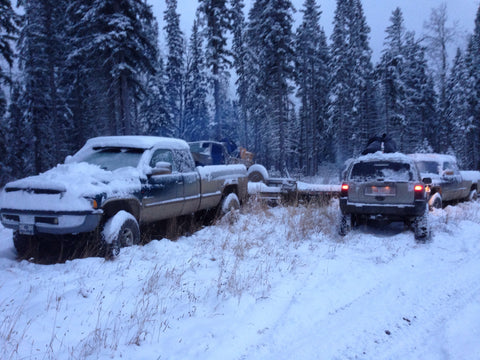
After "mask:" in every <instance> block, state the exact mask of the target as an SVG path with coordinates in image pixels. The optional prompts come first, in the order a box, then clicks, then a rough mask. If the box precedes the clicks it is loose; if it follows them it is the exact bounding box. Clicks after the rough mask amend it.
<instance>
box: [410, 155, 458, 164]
mask: <svg viewBox="0 0 480 360" xmlns="http://www.w3.org/2000/svg"><path fill="white" fill-rule="evenodd" d="M409 156H410V157H411V158H412V159H414V160H415V161H435V162H437V163H443V162H446V161H448V162H455V163H456V162H457V159H456V158H455V156H453V155H447V154H436V153H416V154H409Z"/></svg>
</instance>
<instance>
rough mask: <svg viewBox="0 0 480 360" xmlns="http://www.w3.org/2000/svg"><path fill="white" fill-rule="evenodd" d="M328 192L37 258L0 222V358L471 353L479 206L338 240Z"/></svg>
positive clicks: (478, 283) (476, 328)
mask: <svg viewBox="0 0 480 360" xmlns="http://www.w3.org/2000/svg"><path fill="white" fill-rule="evenodd" d="M338 212H339V210H338V202H337V201H333V202H332V204H331V205H330V206H328V207H323V208H316V207H311V206H310V207H298V208H293V207H281V206H278V207H276V208H273V209H269V208H267V209H263V207H262V206H261V205H260V204H259V203H255V202H254V203H252V204H251V205H250V206H249V207H248V208H245V209H243V210H242V211H241V213H240V214H239V216H238V220H237V222H236V223H234V224H231V223H230V222H228V221H225V222H222V221H221V222H220V223H219V224H217V225H216V226H211V227H208V228H204V229H202V230H200V231H197V232H196V233H194V234H193V235H192V236H189V237H181V238H179V239H178V240H177V241H175V242H172V241H168V240H165V239H163V240H154V241H152V242H150V243H149V244H147V245H145V246H143V247H141V246H133V247H129V248H125V249H122V251H121V253H120V255H119V256H118V258H117V259H116V260H115V261H112V262H106V261H105V260H103V259H100V258H88V259H78V260H74V261H69V262H67V263H65V264H55V265H49V266H44V265H37V264H33V263H29V262H27V261H21V262H18V261H16V260H15V258H14V250H13V245H12V233H11V231H9V230H5V229H2V228H1V227H0V271H1V272H2V280H1V286H0V313H1V314H2V321H1V322H0V347H1V349H2V354H3V356H4V357H5V358H7V359H22V358H29V359H60V358H63V359H65V358H80V359H114V358H125V359H127V358H130V359H133V358H135V359H139V358H144V359H152V358H158V357H159V356H161V358H163V359H252V360H253V359H265V360H269V359H272V360H273V359H275V360H277V359H294V358H295V359H419V360H420V359H422V360H424V359H441V358H445V359H460V360H467V359H468V360H469V359H475V358H478V357H479V354H480V342H479V341H478V338H479V334H480V307H479V303H480V280H479V279H480V267H479V266H478V259H479V258H480V241H479V237H478V234H479V233H480V203H479V202H469V203H462V204H459V205H458V206H454V207H452V206H448V207H446V208H445V209H435V210H434V211H433V212H431V213H430V215H429V216H430V217H431V223H432V227H433V238H432V241H431V242H428V243H426V244H417V243H416V242H415V240H414V237H413V233H412V232H411V231H410V230H406V229H405V228H404V226H403V224H397V223H393V224H391V225H385V224H383V226H380V225H379V224H375V223H372V224H371V225H370V226H362V227H359V228H356V229H355V230H353V231H352V232H350V233H349V234H348V235H347V236H346V237H344V238H340V237H339V236H338V235H337V234H336V232H337V229H336V226H337V221H338Z"/></svg>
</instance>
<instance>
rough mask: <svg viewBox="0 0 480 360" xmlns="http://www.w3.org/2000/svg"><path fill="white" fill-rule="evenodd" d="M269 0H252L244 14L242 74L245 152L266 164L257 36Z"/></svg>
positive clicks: (261, 48) (261, 43) (260, 52)
mask: <svg viewBox="0 0 480 360" xmlns="http://www.w3.org/2000/svg"><path fill="white" fill-rule="evenodd" d="M268 1H269V0H255V2H254V3H253V5H252V7H251V8H250V11H249V13H248V23H247V29H246V33H245V42H246V47H245V57H244V61H245V74H244V75H243V76H244V80H242V81H243V83H244V84H245V85H246V89H245V93H246V101H245V107H246V115H247V122H248V124H249V127H248V133H247V136H248V137H249V149H250V150H251V151H253V152H254V153H255V155H256V160H257V161H258V162H260V163H263V164H266V159H267V157H268V155H269V152H268V149H267V146H268V143H267V141H265V140H266V138H267V136H268V132H267V127H268V123H267V122H266V121H265V119H266V106H265V103H266V98H265V92H264V89H263V88H262V87H261V85H260V75H261V74H260V73H261V63H262V61H261V59H262V58H263V57H264V55H263V53H264V49H265V46H264V41H265V39H263V38H262V37H260V36H258V34H259V32H260V31H261V25H262V22H263V9H264V8H265V7H266V6H267V3H268Z"/></svg>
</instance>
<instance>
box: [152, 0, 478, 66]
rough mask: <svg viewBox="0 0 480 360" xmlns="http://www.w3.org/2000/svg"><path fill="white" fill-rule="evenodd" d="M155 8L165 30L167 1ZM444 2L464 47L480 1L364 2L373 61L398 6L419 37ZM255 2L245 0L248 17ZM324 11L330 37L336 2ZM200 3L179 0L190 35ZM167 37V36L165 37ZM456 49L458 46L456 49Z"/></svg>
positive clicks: (328, 0) (326, 1)
mask: <svg viewBox="0 0 480 360" xmlns="http://www.w3.org/2000/svg"><path fill="white" fill-rule="evenodd" d="M150 2H151V3H152V5H153V10H154V13H155V15H156V17H157V19H158V21H159V24H160V27H161V28H163V27H164V22H163V12H164V10H165V0H150ZM304 2H305V0H292V3H293V5H294V7H295V8H296V10H297V12H296V13H295V19H296V25H295V28H296V26H297V25H298V23H299V22H300V20H301V17H302V13H301V12H300V11H299V10H300V9H302V6H303V3H304ZM442 2H445V3H446V4H447V11H448V18H449V26H452V25H453V23H454V22H455V21H456V22H458V25H459V28H460V29H459V30H460V31H459V33H460V34H461V35H460V38H459V42H461V43H459V44H458V46H461V47H463V46H464V38H465V35H466V34H467V33H472V32H473V28H474V21H475V15H476V13H477V10H478V7H479V3H480V0H445V1H441V0H362V5H363V10H364V12H365V16H366V17H367V24H368V25H369V26H370V28H371V33H370V46H371V48H372V49H373V60H374V61H377V59H378V58H379V56H380V53H381V51H382V48H383V41H384V38H385V29H386V27H387V26H388V25H389V24H390V16H391V14H392V11H393V10H394V9H395V8H396V7H400V9H401V10H402V12H403V16H404V20H405V27H406V29H407V30H409V31H411V30H413V31H415V33H416V35H417V37H419V36H420V35H421V34H422V33H423V32H424V30H423V24H424V23H425V21H427V20H428V19H429V17H430V13H431V9H432V8H437V7H438V6H439V5H440V4H441V3H442ZM251 3H253V0H245V4H246V8H247V11H246V12H245V14H246V16H247V15H248V9H249V8H250V5H251ZM317 3H318V4H319V5H320V9H321V11H322V17H321V19H320V23H321V26H323V27H324V29H325V31H326V34H327V36H328V38H329V39H330V34H331V32H332V28H333V25H332V22H333V15H334V12H335V6H336V0H317ZM197 5H198V1H197V0H178V12H179V14H180V26H181V29H182V31H183V32H184V33H185V34H187V35H188V34H190V31H191V28H192V24H193V19H194V17H195V11H196V9H197ZM162 38H163V36H162ZM454 47H455V48H456V47H457V46H454Z"/></svg>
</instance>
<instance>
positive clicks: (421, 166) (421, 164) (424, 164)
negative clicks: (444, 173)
mask: <svg viewBox="0 0 480 360" xmlns="http://www.w3.org/2000/svg"><path fill="white" fill-rule="evenodd" d="M416 164H417V167H418V170H420V172H421V173H429V174H440V169H439V166H438V163H437V162H436V161H416Z"/></svg>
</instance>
